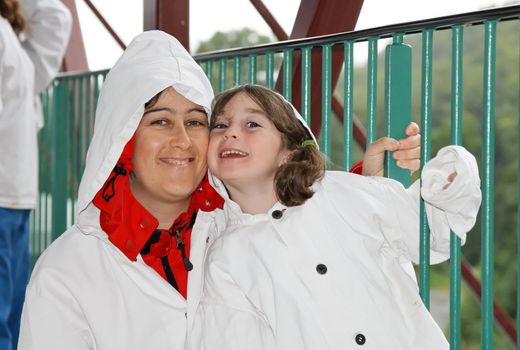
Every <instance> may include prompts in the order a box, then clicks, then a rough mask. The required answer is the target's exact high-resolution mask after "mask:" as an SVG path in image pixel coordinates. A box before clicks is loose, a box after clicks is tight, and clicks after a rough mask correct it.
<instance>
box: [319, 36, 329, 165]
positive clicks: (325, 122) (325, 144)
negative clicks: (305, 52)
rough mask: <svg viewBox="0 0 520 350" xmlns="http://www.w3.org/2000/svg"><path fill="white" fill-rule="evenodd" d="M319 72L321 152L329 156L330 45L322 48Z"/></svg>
mask: <svg viewBox="0 0 520 350" xmlns="http://www.w3.org/2000/svg"><path fill="white" fill-rule="evenodd" d="M322 48H323V52H322V71H321V76H322V78H321V84H322V90H321V151H322V152H323V153H324V154H325V155H326V156H330V151H331V147H330V121H331V115H332V82H331V76H332V45H331V44H325V45H323V46H322Z"/></svg>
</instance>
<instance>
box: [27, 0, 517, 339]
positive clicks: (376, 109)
mask: <svg viewBox="0 0 520 350" xmlns="http://www.w3.org/2000/svg"><path fill="white" fill-rule="evenodd" d="M519 17H520V6H511V7H504V8H498V9H493V10H487V11H480V12H474V13H468V14H462V15H457V16H449V17H443V18H437V19H429V20H425V21H419V22H412V23H406V24H400V25H392V26H387V27H381V28H375V29H370V30H363V31H357V32H349V33H340V34H334V35H328V36H323V37H318V38H308V39H300V40H292V41H286V42H279V43H275V44H270V45H261V46H255V47H250V48H241V49H232V50H222V51H217V52H212V53H206V54H201V55H198V56H196V57H195V58H196V60H197V61H198V62H199V63H200V65H201V66H202V67H203V69H204V70H205V72H206V74H207V76H208V78H209V79H210V81H211V82H212V84H213V87H214V89H215V91H216V92H220V91H223V90H225V89H227V88H229V87H231V86H234V85H238V84H241V83H245V82H250V83H257V84H262V85H265V86H267V87H269V88H275V87H278V88H279V89H280V92H281V93H282V94H283V95H284V96H285V97H286V98H287V99H288V100H292V99H293V97H294V96H299V97H301V105H299V106H296V107H297V108H299V109H300V111H301V113H302V116H303V117H304V118H305V120H306V121H307V122H309V123H311V121H316V120H318V121H319V123H318V125H319V129H320V130H319V133H320V137H319V139H320V147H321V150H322V151H323V152H324V153H325V154H326V155H327V156H328V157H329V158H331V159H332V158H333V156H334V155H335V154H336V155H337V154H338V153H339V154H341V157H339V158H338V159H339V161H338V162H339V163H341V164H337V165H338V167H340V168H342V169H348V168H349V167H350V166H351V165H352V164H353V163H354V158H360V152H359V149H362V148H363V147H362V146H363V145H361V147H358V146H356V145H355V142H354V138H353V134H354V124H355V123H354V122H355V120H356V119H357V117H356V114H357V115H358V116H359V115H362V116H364V117H365V118H364V120H363V121H362V123H363V124H364V126H365V132H366V143H367V144H369V143H371V142H373V141H375V140H376V139H377V138H378V137H379V136H381V135H383V134H385V135H390V136H392V137H395V138H400V137H402V136H403V130H404V128H405V126H406V125H407V124H408V123H409V121H410V120H416V121H417V122H418V123H419V124H420V126H421V135H422V140H421V167H422V166H423V165H424V164H425V163H426V162H427V161H428V160H429V159H430V157H431V153H432V149H433V148H434V147H433V146H432V135H433V133H434V131H435V130H436V127H438V125H439V124H442V123H441V122H440V121H439V119H440V117H441V116H439V115H438V114H436V113H435V111H436V110H438V105H436V104H435V100H434V98H433V96H434V91H436V90H435V88H436V87H438V86H440V87H441V88H442V89H443V90H445V91H446V93H448V94H449V95H450V98H451V104H450V103H449V102H448V104H449V105H450V107H449V108H448V110H449V111H450V112H449V113H448V120H449V121H448V122H449V125H450V126H451V131H450V133H451V136H447V137H446V138H445V139H446V143H451V144H457V145H465V144H464V143H463V139H462V135H463V127H462V124H463V120H464V118H463V115H464V110H465V109H464V108H465V106H466V105H467V104H468V105H469V104H470V103H473V101H472V99H471V98H470V99H467V98H466V100H465V101H463V73H464V64H463V62H464V52H465V51H464V45H463V43H464V41H463V36H464V34H465V33H468V32H478V33H480V34H482V38H483V39H482V42H481V44H482V47H483V52H484V54H483V58H482V64H481V66H482V70H481V73H480V74H482V77H483V81H482V85H481V88H482V91H483V93H482V100H481V101H480V102H479V103H480V105H481V108H482V109H481V111H482V121H481V122H482V134H481V149H480V150H478V151H475V150H474V153H478V152H481V177H482V190H483V204H482V209H481V223H480V227H481V241H482V250H481V270H480V276H481V281H482V285H481V287H480V286H474V284H472V283H468V284H469V285H470V286H473V287H472V289H473V291H474V292H475V293H477V294H478V293H479V292H481V316H482V322H481V348H482V349H493V347H494V325H495V322H494V321H497V322H498V324H499V325H500V326H501V328H503V329H504V330H505V333H506V335H507V337H508V339H509V340H510V342H511V344H515V345H514V346H516V348H517V349H520V346H518V345H516V344H517V339H518V330H517V329H516V328H515V325H514V324H513V322H512V321H511V320H510V319H508V318H507V315H505V316H504V315H502V316H500V315H498V316H497V314H499V312H498V313H497V310H499V306H500V305H498V304H497V305H496V306H495V308H494V299H493V295H494V293H493V292H494V284H493V280H494V279H493V277H494V276H493V264H494V215H495V212H494V163H495V143H494V134H495V90H496V89H497V86H496V85H497V83H496V82H495V70H496V69H497V67H496V57H495V56H496V43H497V40H499V38H498V36H497V25H498V26H499V25H500V24H501V23H508V24H511V23H517V24H516V25H517V26H518V28H519V29H518V31H519V32H520V22H519V21H518V18H519ZM437 37H439V38H440V40H442V41H448V42H450V41H451V45H450V46H451V53H450V52H441V53H439V52H438V51H436V50H435V49H434V48H435V45H434V38H437ZM388 40H391V43H388ZM365 44H366V46H367V49H366V55H365V56H364V59H363V60H364V64H363V65H361V66H362V67H361V68H360V65H359V64H358V65H357V67H356V65H355V63H356V60H358V61H359V59H358V58H356V57H358V56H355V54H354V53H355V51H357V50H358V48H361V50H364V49H363V48H362V45H365ZM511 45H515V46H516V50H517V52H519V51H520V44H519V43H518V42H515V43H512V44H511ZM379 47H385V50H386V55H385V58H384V66H383V68H384V76H385V77H384V79H381V78H380V73H379V71H380V67H379V66H380V61H381V56H380V55H379V54H378V53H379V50H378V48H379ZM338 48H339V49H340V50H339V52H341V53H342V55H343V57H342V59H343V60H344V65H343V73H342V75H341V79H340V81H341V83H340V84H338V86H333V83H332V82H333V80H334V79H333V78H334V76H333V57H334V55H335V54H337V52H338ZM414 49H418V50H414ZM316 52H318V54H319V55H320V56H319V58H320V59H319V61H321V64H320V65H316V62H312V61H315V57H316V56H314V55H313V53H316ZM442 55H444V56H446V57H448V58H447V59H448V61H449V62H450V65H451V68H450V71H449V73H448V74H449V76H448V77H447V78H446V80H445V81H444V80H443V81H441V82H440V84H439V85H436V84H434V82H433V80H434V77H435V74H434V71H435V62H436V60H438V59H439V56H442ZM414 62H415V63H414ZM416 62H420V63H419V64H418V65H419V68H420V69H419V70H418V71H419V72H420V74H415V76H414V75H413V73H412V72H413V71H415V70H414V69H413V68H414V64H415V65H416V64H417V63H416ZM296 66H299V67H301V76H300V77H299V78H301V91H295V90H293V88H294V84H293V80H294V79H295V75H294V72H295V71H297V70H296V69H295V67H296ZM517 67H520V63H517ZM360 69H361V70H362V71H363V72H364V73H363V74H364V76H362V77H360V76H359V74H357V73H356V72H359V70H360ZM316 71H318V72H319V74H320V75H321V85H322V89H321V101H320V100H319V99H316V98H315V97H313V96H314V95H313V94H312V74H313V72H314V73H315V72H316ZM516 72H518V71H516ZM105 74H106V72H93V73H88V74H80V75H64V76H61V77H59V78H58V79H57V80H56V81H55V83H54V84H53V86H52V87H51V88H49V90H48V91H47V93H46V94H45V95H44V96H43V102H44V106H45V110H46V127H45V129H44V131H43V132H42V134H41V135H40V145H41V146H40V147H41V148H40V149H41V156H40V188H41V190H40V203H39V207H38V209H37V210H36V211H35V214H34V219H33V238H32V241H31V244H32V251H33V255H34V257H35V258H36V257H37V256H38V255H39V254H40V252H41V251H42V250H43V249H44V248H45V247H46V246H47V245H48V244H49V243H50V242H51V241H52V240H53V239H55V238H56V237H57V236H58V235H59V234H61V233H62V232H63V231H64V230H65V229H66V227H67V226H68V225H70V224H72V223H73V213H74V205H75V204H74V203H75V200H76V193H77V187H78V184H79V180H80V176H81V174H82V169H83V166H84V159H85V153H86V149H87V147H88V142H89V140H90V135H91V131H92V129H93V115H94V110H95V103H96V100H97V96H98V92H99V88H100V86H101V84H102V81H103V78H104V76H105ZM356 74H357V75H356ZM517 74H518V73H517ZM383 80H384V83H383ZM448 80H449V83H448ZM517 80H520V79H517ZM277 83H279V85H278V84H277ZM358 84H359V85H360V86H361V87H362V88H361V89H359V88H358V87H357V85H358ZM381 85H384V86H383V88H381ZM415 85H417V86H419V88H418V90H419V91H420V96H413V95H412V91H413V86H415ZM360 91H361V92H360ZM361 93H364V94H365V96H364V97H365V98H366V101H362V99H358V98H356V96H359V95H360V94H361ZM338 96H339V97H338ZM475 97H478V94H475ZM335 98H339V99H340V100H341V102H342V105H343V110H342V115H337V113H335V112H334V111H335V109H334V108H333V99H335ZM479 98H480V97H479ZM359 100H361V102H359ZM381 100H383V101H384V106H381V103H380V102H381ZM416 101H418V102H416ZM316 103H320V104H321V113H318V114H315V115H312V116H311V110H312V109H311V107H312V105H313V104H316ZM517 105H518V109H519V110H520V104H517ZM363 108H364V110H363ZM436 108H437V109H436ZM380 109H383V112H384V113H383V114H384V122H383V121H381V120H378V114H379V113H381V111H380ZM355 111H361V113H360V112H358V113H355ZM517 113H518V111H517ZM450 114H451V115H450ZM416 117H417V118H416ZM338 120H342V122H339V123H340V124H341V127H339V128H338V127H337V125H338ZM382 130H384V133H383V132H382ZM378 132H379V134H378ZM519 134H520V129H519ZM338 135H339V139H340V140H341V146H340V147H337V146H333V143H334V137H337V136H338ZM356 147H358V148H356ZM518 149H519V152H520V146H519V147H518ZM356 152H357V156H356ZM356 160H358V159H356ZM515 161H517V160H515ZM386 171H387V174H388V175H389V176H391V177H393V178H396V179H398V180H399V181H401V182H403V183H404V184H408V183H409V181H410V176H409V174H408V173H407V172H405V171H402V170H401V169H399V168H397V167H396V166H395V164H394V162H393V161H391V158H390V157H388V158H387V162H386ZM518 173H520V168H519V171H518ZM517 186H518V189H519V190H518V193H519V194H518V196H519V197H518V201H517V203H520V180H518V185H517ZM421 213H422V214H421V220H420V230H419V234H420V251H421V253H420V265H419V268H418V274H419V279H418V280H419V286H420V293H421V297H422V299H423V301H424V303H425V305H426V306H427V307H429V306H430V280H431V276H430V273H431V269H430V266H429V260H430V257H429V250H430V232H429V229H428V224H427V220H426V214H425V210H424V203H422V201H421ZM517 213H518V210H517ZM517 217H518V220H519V222H520V213H518V214H517ZM512 225H513V224H512ZM519 226H520V225H517V236H518V238H517V239H518V241H519V243H518V251H519V252H520V228H518V227H519ZM451 237H452V238H451V257H450V266H449V275H450V278H449V289H450V297H449V298H450V317H449V340H450V346H451V349H462V344H461V327H462V328H463V327H464V325H461V314H462V313H461V300H462V289H461V281H462V280H463V277H464V279H465V280H468V278H470V277H471V278H474V276H472V275H467V274H471V269H467V268H465V265H464V264H465V262H464V259H463V257H462V253H461V242H460V239H459V238H458V237H457V236H456V235H455V234H453V233H452V236H451ZM517 264H518V265H517V266H520V263H519V262H518V259H517ZM461 266H462V272H461ZM518 270H520V269H518ZM465 271H466V272H465ZM518 273H519V275H518V276H519V277H518V280H519V282H517V283H518V286H517V288H516V289H517V290H518V288H520V272H518ZM465 274H466V275H465ZM477 284H478V282H477ZM479 288H481V289H479ZM517 295H518V294H517ZM517 305H520V297H518V301H517ZM518 309H520V308H519V307H518V306H517V315H516V317H517V320H518V319H519V318H520V312H519V311H518ZM499 316H500V317H499Z"/></svg>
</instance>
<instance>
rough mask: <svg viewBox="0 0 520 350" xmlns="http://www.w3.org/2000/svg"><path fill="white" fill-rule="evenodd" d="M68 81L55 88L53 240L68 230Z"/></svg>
mask: <svg viewBox="0 0 520 350" xmlns="http://www.w3.org/2000/svg"><path fill="white" fill-rule="evenodd" d="M68 85H69V81H68V79H63V80H59V81H58V82H57V84H56V87H55V95H54V98H55V100H54V101H55V102H54V106H55V109H54V111H55V119H54V125H53V128H54V140H53V156H52V165H53V167H52V168H53V169H52V240H53V241H54V240H55V239H56V238H58V236H59V235H61V234H62V233H63V232H64V231H65V229H66V228H67V190H66V189H67V187H68V186H67V174H68V171H67V160H68V148H69V147H68V138H67V132H68V129H69V126H68V125H69V118H68V111H69V101H68V89H67V88H68Z"/></svg>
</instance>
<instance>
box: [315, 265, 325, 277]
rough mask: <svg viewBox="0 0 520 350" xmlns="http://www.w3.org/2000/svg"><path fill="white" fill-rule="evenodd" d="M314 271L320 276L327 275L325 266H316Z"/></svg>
mask: <svg viewBox="0 0 520 350" xmlns="http://www.w3.org/2000/svg"><path fill="white" fill-rule="evenodd" d="M316 271H318V273H319V274H320V275H324V274H326V273H327V266H325V265H324V264H318V266H316Z"/></svg>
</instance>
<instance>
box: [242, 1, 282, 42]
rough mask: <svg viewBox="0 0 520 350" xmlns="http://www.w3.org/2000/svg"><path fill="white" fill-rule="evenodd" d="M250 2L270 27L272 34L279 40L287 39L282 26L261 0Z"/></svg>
mask: <svg viewBox="0 0 520 350" xmlns="http://www.w3.org/2000/svg"><path fill="white" fill-rule="evenodd" d="M249 1H250V2H251V4H252V5H253V6H254V7H255V9H256V10H257V11H258V13H259V14H260V16H262V18H263V19H264V21H265V23H267V25H268V26H269V28H271V30H272V31H273V33H274V35H275V36H276V38H277V39H278V40H279V41H284V40H287V39H289V36H288V35H287V33H286V32H285V30H283V28H282V26H281V25H280V24H279V23H278V21H277V20H276V19H275V18H274V16H273V15H272V14H271V12H270V11H269V9H268V8H267V7H266V6H265V5H264V3H263V2H262V0H249Z"/></svg>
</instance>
